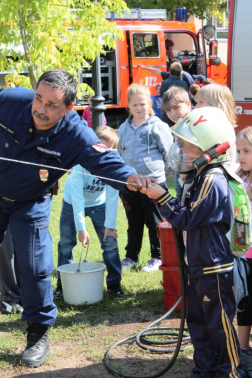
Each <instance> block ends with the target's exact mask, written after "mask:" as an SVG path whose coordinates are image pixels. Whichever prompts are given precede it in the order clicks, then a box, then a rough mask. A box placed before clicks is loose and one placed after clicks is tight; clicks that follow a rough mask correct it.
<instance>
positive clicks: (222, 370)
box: [145, 107, 241, 378]
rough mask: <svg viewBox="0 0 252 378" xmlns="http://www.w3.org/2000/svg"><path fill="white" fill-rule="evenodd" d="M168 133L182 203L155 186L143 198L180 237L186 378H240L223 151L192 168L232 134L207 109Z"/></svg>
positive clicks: (222, 117) (231, 139)
mask: <svg viewBox="0 0 252 378" xmlns="http://www.w3.org/2000/svg"><path fill="white" fill-rule="evenodd" d="M171 131H172V133H173V134H174V135H175V136H176V137H175V142H174V144H173V146H172V147H171V150H170V154H169V159H168V161H169V163H170V166H171V167H172V168H173V169H174V170H177V171H179V172H181V173H187V177H186V180H185V184H184V190H183V194H182V200H181V204H180V203H179V202H178V200H177V199H176V198H173V197H172V196H171V194H170V193H169V191H165V190H164V189H163V188H162V187H160V186H159V185H157V184H152V187H151V188H148V189H147V190H146V191H145V193H146V194H147V195H148V197H150V198H153V199H156V202H157V203H158V205H159V210H160V212H161V214H162V215H163V216H164V218H165V219H166V220H167V221H168V222H169V223H171V224H172V226H174V227H176V228H177V229H178V230H180V234H181V237H183V244H184V262H185V264H184V271H185V276H186V296H187V325H188V328H189V331H190V335H191V340H192V343H193V346H194V357H193V358H194V367H193V369H192V371H191V374H190V378H199V377H204V378H226V377H241V370H240V368H239V367H238V366H239V343H238V340H237V335H236V331H235V329H234V327H233V324H232V323H233V318H234V315H235V308H236V306H235V299H234V294H233V290H232V282H233V278H232V274H233V273H232V270H233V255H232V252H231V249H230V246H229V241H228V239H227V238H226V235H225V232H227V231H228V230H229V229H230V228H231V219H232V211H233V209H232V204H231V199H230V193H229V185H228V181H227V179H226V177H225V175H224V174H223V172H224V170H225V168H224V165H223V164H224V162H225V161H226V160H228V152H226V153H225V154H223V155H221V156H219V157H218V158H215V159H213V160H212V162H211V164H208V165H205V166H203V167H202V168H200V169H198V170H196V169H195V166H194V161H195V160H196V159H197V158H198V157H200V156H201V155H203V151H206V150H208V149H209V148H211V147H213V146H215V145H216V144H222V143H224V142H226V141H229V142H230V144H231V145H232V143H234V140H235V133H234V130H233V127H232V125H231V124H230V123H229V121H228V120H227V117H226V116H225V114H224V113H223V112H222V111H221V110H220V109H216V108H210V107H206V108H201V109H195V110H193V111H192V112H190V113H188V114H187V115H186V116H184V117H183V118H181V119H180V120H179V121H178V122H177V123H176V124H175V125H174V126H173V127H172V128H171ZM213 168H215V170H214V172H213ZM216 168H218V169H217V170H216ZM211 170H212V172H211ZM224 230H225V231H224ZM216 359H217V360H216Z"/></svg>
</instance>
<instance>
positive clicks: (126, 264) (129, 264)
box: [122, 257, 137, 270]
mask: <svg viewBox="0 0 252 378" xmlns="http://www.w3.org/2000/svg"><path fill="white" fill-rule="evenodd" d="M136 264H137V263H136V262H135V261H133V260H132V259H130V258H129V257H126V258H125V259H123V260H122V269H126V270H130V269H132V268H134V267H135V266H136Z"/></svg>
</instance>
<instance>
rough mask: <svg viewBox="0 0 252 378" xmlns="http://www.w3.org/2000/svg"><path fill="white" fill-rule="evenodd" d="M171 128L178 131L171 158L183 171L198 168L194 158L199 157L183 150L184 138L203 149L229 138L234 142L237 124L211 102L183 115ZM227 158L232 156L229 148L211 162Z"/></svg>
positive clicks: (171, 150) (232, 143) (230, 141)
mask: <svg viewBox="0 0 252 378" xmlns="http://www.w3.org/2000/svg"><path fill="white" fill-rule="evenodd" d="M170 130H171V132H172V133H173V134H174V135H175V142H174V143H173V145H172V147H171V149H170V152H169V157H168V162H169V164H170V166H171V168H172V169H174V170H176V171H179V172H187V171H190V170H192V169H195V166H194V164H193V160H195V159H196V157H195V154H192V156H191V157H190V156H189V155H188V154H187V155H186V154H185V153H184V152H183V141H186V142H189V143H190V144H192V145H194V146H196V147H198V148H199V149H200V150H201V151H202V152H203V151H206V150H208V149H209V148H211V147H214V146H216V145H218V144H222V143H225V142H229V143H230V146H232V145H234V143H235V132H234V128H233V126H232V125H231V123H230V122H229V121H228V118H227V116H226V115H225V113H224V112H223V111H222V110H220V109H218V108H214V107H210V106H209V107H203V108H199V109H193V110H192V111H191V112H189V113H188V114H186V115H185V116H184V117H182V118H180V119H179V120H178V122H177V123H176V124H175V125H174V126H173V127H171V128H170ZM197 150H198V149H197ZM200 150H198V151H200ZM199 156H200V154H199ZM193 157H194V159H193ZM227 160H229V153H228V150H227V151H226V152H225V153H224V154H222V155H220V156H218V157H217V158H215V159H213V160H212V161H211V162H210V164H213V163H223V162H225V161H227Z"/></svg>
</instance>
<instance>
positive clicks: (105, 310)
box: [0, 175, 175, 376]
mask: <svg viewBox="0 0 252 378" xmlns="http://www.w3.org/2000/svg"><path fill="white" fill-rule="evenodd" d="M66 177H67V175H65V176H64V177H63V178H62V179H61V188H60V192H59V195H58V196H54V198H53V205H52V213H51V219H50V233H51V235H52V238H53V259H54V264H55V269H54V270H53V272H52V284H53V287H54V288H55V286H56V281H57V271H56V267H57V253H58V251H57V244H58V242H59V219H60V211H61V206H62V195H63V189H64V183H65V180H66ZM168 185H169V187H170V188H171V189H170V190H171V192H172V194H173V195H174V194H175V191H174V182H173V178H172V177H170V178H169V179H168ZM86 227H87V230H88V232H89V234H90V245H89V251H88V256H87V260H88V261H96V262H103V259H102V251H101V248H100V243H99V240H98V238H97V235H96V233H95V230H94V228H93V225H92V223H91V221H90V219H89V218H87V219H86ZM117 230H118V243H119V250H120V257H121V259H123V258H124V257H125V249H124V248H125V245H126V243H127V219H126V216H125V212H124V209H123V206H122V204H121V202H120V201H119V210H118V218H117ZM84 256H85V251H84V249H83V248H82V247H81V245H80V243H78V245H77V246H76V248H75V253H74V260H75V262H78V261H79V260H80V259H83V258H84ZM149 258H150V246H149V239H148V234H147V229H146V228H145V231H144V238H143V244H142V250H141V253H140V260H139V264H138V266H137V268H136V269H134V270H132V271H129V272H128V271H123V273H122V287H123V290H124V292H125V299H124V300H122V301H117V300H111V299H110V298H109V297H108V296H107V293H106V285H105V284H104V298H103V301H102V302H99V303H95V304H93V305H82V306H71V305H69V304H67V303H65V302H64V301H63V300H59V301H56V304H57V307H58V316H57V320H56V323H55V326H54V327H52V329H51V330H50V340H51V344H52V347H53V346H54V345H56V344H57V343H58V342H62V341H65V342H68V341H71V345H69V346H68V348H66V350H65V355H66V358H67V356H68V355H71V353H75V352H74V351H75V349H76V348H78V347H79V348H80V349H81V350H83V349H85V358H86V359H87V360H90V361H93V362H101V361H102V358H103V355H104V350H106V349H107V348H108V347H109V346H110V345H111V344H113V343H114V342H115V341H118V340H120V339H121V338H124V337H127V336H128V335H129V333H130V330H128V329H127V328H126V330H125V328H124V329H123V330H122V329H121V328H120V327H119V328H117V329H116V330H115V331H114V333H113V335H111V334H109V335H106V332H105V334H103V333H104V330H105V331H106V329H107V328H108V327H109V326H111V325H120V324H125V323H126V324H127V323H129V324H130V323H133V322H146V321H147V322H150V320H151V321H152V320H153V317H154V319H155V318H158V317H159V316H161V315H163V314H164V313H165V312H166V310H165V309H164V306H163V304H164V301H163V290H162V286H161V284H160V281H161V280H162V272H161V271H158V272H153V273H151V274H148V273H143V272H140V269H141V267H142V266H143V265H145V263H146V261H147V260H148V259H149ZM105 275H106V271H105ZM104 283H105V281H104ZM90 289H91V288H90ZM0 322H1V323H0V376H5V375H6V374H5V373H4V372H8V371H12V372H13V371H14V372H15V373H17V374H22V371H23V369H24V367H23V366H22V365H20V362H19V361H20V353H21V352H22V350H23V348H24V347H25V343H26V340H25V336H24V334H25V328H26V322H21V321H20V316H19V315H15V314H14V315H8V316H6V315H2V314H0ZM101 334H102V335H103V337H101ZM90 340H92V343H97V344H99V348H97V347H95V348H92V346H90ZM52 358H54V359H57V355H53V357H51V358H50V359H52ZM50 359H49V362H47V363H50Z"/></svg>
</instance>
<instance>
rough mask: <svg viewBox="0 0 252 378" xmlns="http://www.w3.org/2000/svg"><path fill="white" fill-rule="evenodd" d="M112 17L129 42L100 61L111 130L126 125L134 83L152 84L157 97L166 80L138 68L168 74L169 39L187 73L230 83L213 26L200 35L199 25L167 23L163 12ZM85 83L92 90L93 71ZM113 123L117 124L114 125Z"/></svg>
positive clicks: (84, 75)
mask: <svg viewBox="0 0 252 378" xmlns="http://www.w3.org/2000/svg"><path fill="white" fill-rule="evenodd" d="M107 18H108V19H110V20H111V21H114V22H116V24H117V27H118V28H119V29H120V30H122V31H123V35H124V39H123V40H122V39H118V40H117V41H116V49H115V50H106V55H102V56H101V57H100V68H101V84H102V96H103V97H104V99H105V101H104V103H105V106H106V108H107V110H106V113H105V114H106V117H107V119H108V124H109V125H111V126H113V127H118V126H119V124H120V123H121V121H123V120H125V112H123V109H124V110H125V109H126V107H127V99H126V90H127V88H128V86H129V85H130V84H132V83H139V84H143V85H147V86H149V88H150V91H151V94H152V95H154V94H156V89H155V87H156V84H157V83H159V82H161V81H162V78H161V76H159V75H156V74H154V73H152V72H150V71H148V70H146V69H143V68H139V67H138V66H139V65H145V66H149V67H153V68H156V69H158V70H161V71H167V69H168V67H169V62H167V60H168V58H167V56H166V48H165V40H167V39H168V40H171V41H172V42H173V47H172V53H173V56H174V58H178V59H179V60H180V62H181V65H182V67H183V70H184V71H187V72H189V73H190V74H192V75H193V74H203V75H204V76H205V77H211V78H212V79H213V80H214V81H215V82H217V83H219V84H225V83H226V65H225V64H223V63H221V62H220V59H219V58H218V57H217V41H212V40H210V39H211V38H212V36H213V32H214V27H213V26H212V25H206V26H205V27H204V28H203V29H201V30H199V31H198V33H196V30H195V25H194V24H192V23H188V22H187V21H186V19H184V20H176V21H166V19H167V15H166V10H163V9H138V8H135V9H131V13H129V14H127V13H125V14H124V16H123V18H122V17H119V16H118V15H116V14H109V15H107ZM207 46H209V49H208V51H206V50H207ZM105 49H106V48H105ZM207 53H208V56H207ZM167 63H168V65H167ZM79 82H85V83H87V84H88V85H89V86H91V87H92V71H91V69H88V68H87V67H83V70H82V72H80V74H79ZM85 106H87V101H86V100H85V99H77V102H76V106H75V109H76V110H79V111H81V110H82V109H84V108H85ZM123 113H124V114H123ZM113 121H115V122H117V124H113V125H112V124H111V123H112V122H113ZM118 123H119V124H118Z"/></svg>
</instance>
